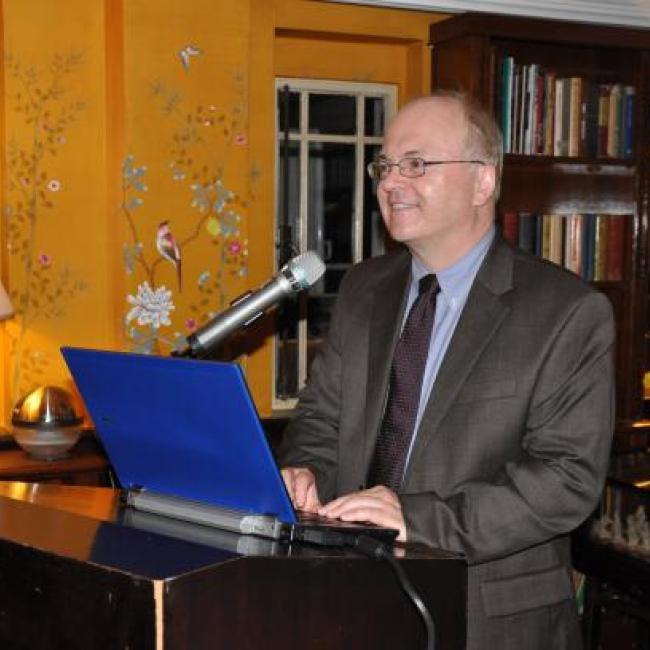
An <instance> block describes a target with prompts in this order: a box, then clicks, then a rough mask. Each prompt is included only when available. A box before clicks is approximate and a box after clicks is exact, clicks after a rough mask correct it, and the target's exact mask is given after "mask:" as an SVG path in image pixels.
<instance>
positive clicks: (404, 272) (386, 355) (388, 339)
mask: <svg viewBox="0 0 650 650" xmlns="http://www.w3.org/2000/svg"><path fill="white" fill-rule="evenodd" d="M410 261H411V256H410V254H407V253H405V254H404V255H402V256H400V258H399V260H398V268H397V269H396V270H393V272H391V273H387V274H386V276H385V279H383V280H380V281H379V282H378V283H377V285H376V286H375V295H374V299H373V306H372V312H371V320H370V335H369V339H368V341H369V349H368V391H367V395H366V425H365V436H364V461H365V466H366V467H367V466H368V463H369V462H370V457H371V455H372V453H373V450H374V448H375V442H376V440H377V435H378V433H379V425H380V421H381V417H382V414H383V411H384V405H385V401H386V395H387V392H388V381H389V376H390V365H391V361H392V358H393V350H394V348H395V345H396V343H397V339H398V338H399V334H400V330H401V323H402V319H403V315H404V308H405V306H406V302H407V297H408V287H409V282H410V279H411V264H410Z"/></svg>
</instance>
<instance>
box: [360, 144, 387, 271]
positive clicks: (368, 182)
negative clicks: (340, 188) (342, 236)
mask: <svg viewBox="0 0 650 650" xmlns="http://www.w3.org/2000/svg"><path fill="white" fill-rule="evenodd" d="M380 149H381V147H380V146H379V145H366V146H365V147H364V154H365V160H364V169H365V167H367V166H368V163H369V162H371V161H372V160H374V158H375V157H376V155H377V154H378V153H379V150H380ZM376 192H377V182H376V181H373V180H372V179H371V178H370V176H368V174H364V175H363V257H364V259H365V258H367V257H374V256H375V255H381V254H382V253H384V252H385V249H386V247H385V241H386V230H385V228H384V222H383V220H382V218H381V213H380V212H379V205H378V203H377V196H376Z"/></svg>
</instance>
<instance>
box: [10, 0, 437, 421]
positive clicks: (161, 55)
mask: <svg viewBox="0 0 650 650" xmlns="http://www.w3.org/2000/svg"><path fill="white" fill-rule="evenodd" d="M0 7H1V8H2V21H3V39H4V51H5V52H6V53H8V54H9V55H10V56H7V57H5V62H4V63H5V64H4V67H3V75H4V76H3V80H2V83H3V85H4V88H5V93H4V95H3V96H4V104H3V106H2V110H1V112H2V115H1V116H0V138H1V144H2V152H3V156H2V168H1V169H2V174H3V180H4V183H3V190H2V191H3V196H2V199H3V206H4V207H3V214H4V219H3V220H2V230H1V232H0V234H1V236H2V242H3V246H2V274H3V281H4V282H5V284H6V286H8V288H9V290H10V292H11V295H12V299H13V300H14V303H15V307H16V312H17V313H16V316H15V318H14V319H12V320H11V321H8V322H7V323H5V324H4V325H3V326H2V330H3V332H2V334H3V350H4V359H3V366H2V375H1V376H0V387H1V389H2V390H1V391H0V409H1V412H2V416H3V418H4V421H5V422H6V418H7V414H8V412H9V409H10V407H11V404H13V403H14V401H15V400H16V398H17V397H18V396H20V395H22V394H24V393H25V392H26V391H27V390H29V389H31V388H32V387H34V386H35V385H38V384H43V383H50V384H63V385H67V386H70V383H69V379H68V375H67V372H66V370H65V367H64V365H63V364H62V362H61V360H60V357H59V353H58V347H59V346H60V345H61V344H70V345H83V346H92V347H102V348H111V349H136V350H141V349H144V348H147V349H151V350H152V351H154V352H159V353H162V354H167V353H169V352H170V350H171V348H172V347H173V346H174V344H175V343H178V341H179V340H182V339H181V338H180V337H182V336H184V335H186V334H187V333H188V332H189V331H191V328H192V321H193V322H194V324H199V325H200V324H201V323H203V322H205V320H206V319H208V318H209V316H210V315H211V314H212V313H214V312H217V311H219V310H220V309H222V308H223V307H224V306H225V305H227V304H228V302H229V301H230V300H232V299H233V298H234V297H236V296H237V295H239V294H240V293H242V292H243V291H244V290H245V289H246V288H249V287H255V286H258V285H259V284H261V283H262V282H263V281H264V280H265V279H267V278H268V277H269V276H270V275H271V274H272V272H273V256H274V248H273V235H274V225H273V215H274V187H275V186H274V159H275V157H274V147H275V139H274V128H275V126H274V124H275V123H274V111H275V96H274V78H275V77H276V76H299V77H319V78H335V79H349V80H358V81H372V82H383V83H394V84H396V85H397V86H398V88H399V96H400V101H403V99H405V98H408V97H410V96H413V95H417V94H420V93H422V92H426V89H427V88H428V86H429V70H430V67H429V52H428V48H427V47H426V41H427V34H428V25H429V23H430V22H433V21H434V20H437V19H439V18H440V17H441V16H438V15H434V14H425V13H421V12H410V11H396V10H386V9H371V8H366V7H360V6H352V5H342V4H334V3H327V2H317V1H313V0H239V1H238V2H236V3H233V2H229V1H227V0H186V1H185V2H178V1H177V0H128V1H125V0H65V2H56V3H54V2H51V0H3V2H2V4H1V5H0ZM53 25H56V29H52V26H53ZM163 222H167V223H168V226H169V228H170V230H171V233H172V235H173V237H174V238H175V240H176V242H177V243H178V244H179V248H180V258H181V264H180V266H181V278H182V285H180V286H179V281H178V276H177V268H176V265H175V264H174V263H173V262H172V261H170V260H168V259H165V258H164V257H162V256H161V255H160V254H159V252H158V249H157V247H156V240H157V235H158V234H159V232H160V231H159V228H160V224H161V223H163ZM145 280H146V281H148V282H149V283H150V285H151V286H152V287H153V288H154V289H158V290H159V291H164V289H162V287H163V286H164V287H165V288H166V289H167V290H169V291H170V294H169V295H168V300H169V301H170V303H171V304H173V306H174V309H173V310H172V311H170V312H169V314H168V315H169V324H162V326H161V327H159V328H152V327H151V326H150V325H148V324H147V323H144V324H142V323H140V324H139V323H138V321H137V318H133V319H132V320H131V321H130V322H129V323H127V324H126V325H125V317H126V315H127V314H128V313H129V310H130V309H131V307H133V305H132V304H129V303H128V302H127V296H129V295H130V296H132V297H134V296H136V295H137V293H138V287H139V286H141V285H142V283H143V282H144V281H145ZM270 349H271V348H270V344H269V342H268V341H267V342H266V344H264V345H263V346H262V348H261V349H259V350H258V351H256V352H254V353H253V354H252V355H251V356H250V357H248V358H245V359H244V365H245V367H246V369H247V373H248V376H249V379H250V383H251V386H252V389H253V393H254V397H255V399H256V402H257V404H258V407H259V409H260V411H261V412H262V413H263V414H268V413H269V411H270V403H271V352H270Z"/></svg>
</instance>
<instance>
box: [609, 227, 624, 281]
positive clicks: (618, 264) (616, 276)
mask: <svg viewBox="0 0 650 650" xmlns="http://www.w3.org/2000/svg"><path fill="white" fill-rule="evenodd" d="M606 218H607V220H608V224H607V242H606V249H607V253H606V259H605V279H606V280H609V281H611V282H618V281H620V280H622V279H623V239H624V234H625V217H623V216H621V215H610V216H608V217H606Z"/></svg>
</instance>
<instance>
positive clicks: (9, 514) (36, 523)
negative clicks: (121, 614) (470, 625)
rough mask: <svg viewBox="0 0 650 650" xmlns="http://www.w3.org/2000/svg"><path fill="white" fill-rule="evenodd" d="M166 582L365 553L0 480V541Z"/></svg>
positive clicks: (450, 558) (413, 554) (111, 494)
mask: <svg viewBox="0 0 650 650" xmlns="http://www.w3.org/2000/svg"><path fill="white" fill-rule="evenodd" d="M1 540H5V541H7V542H12V543H16V544H20V545H27V546H30V547H32V548H35V549H38V550H40V551H44V552H48V553H53V554H55V555H57V556H63V557H67V558H70V559H73V560H79V561H83V562H90V563H92V564H95V565H98V566H102V567H106V568H110V569H116V570H119V571H124V572H127V573H129V574H132V575H138V576H142V577H144V578H147V579H151V580H166V579H171V578H174V577H178V576H180V575H183V574H187V573H190V572H194V571H198V570H202V569H208V568H210V567H214V566H216V565H221V564H223V563H226V562H231V561H233V560H237V559H238V558H241V557H242V556H261V557H266V558H278V559H280V558H284V559H287V558H289V557H291V561H294V560H293V559H294V558H298V560H299V559H300V558H302V559H310V558H311V559H319V558H332V559H334V558H337V557H338V558H342V559H345V560H346V561H349V560H351V559H355V558H360V559H361V560H363V559H364V558H362V557H361V556H358V555H357V554H356V553H354V552H352V551H348V550H345V549H336V548H332V549H330V548H325V547H320V546H310V545H303V544H295V543H294V544H291V545H289V544H285V543H280V542H277V541H274V540H267V539H263V538H259V537H255V536H252V535H237V534H234V533H229V532H226V531H221V530H218V529H213V528H210V527H207V526H200V525H196V524H191V523H188V522H181V521H177V520H174V519H171V518H167V517H160V516H157V515H152V514H149V513H144V512H139V511H135V510H133V509H131V508H125V507H123V506H122V505H121V503H120V494H119V491H117V490H114V489H112V488H98V487H82V486H62V485H55V484H48V483H20V482H0V541H1ZM395 555H396V556H397V557H404V558H405V559H408V560H439V561H443V562H445V563H446V562H450V563H461V564H463V565H464V560H463V559H462V558H460V557H459V556H457V555H454V554H452V553H448V552H445V551H436V550H432V549H425V548H424V547H409V546H406V547H405V548H401V547H398V548H396V549H395Z"/></svg>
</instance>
